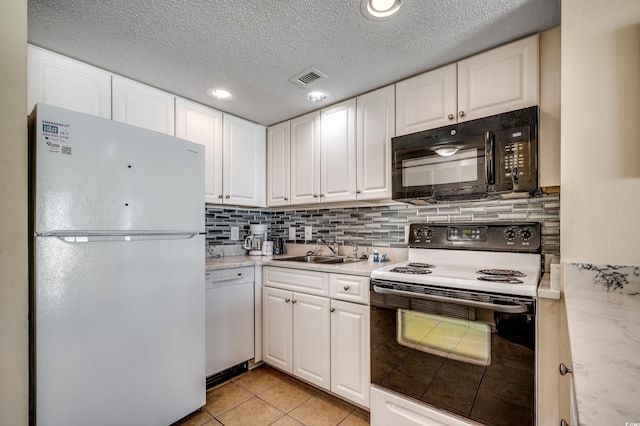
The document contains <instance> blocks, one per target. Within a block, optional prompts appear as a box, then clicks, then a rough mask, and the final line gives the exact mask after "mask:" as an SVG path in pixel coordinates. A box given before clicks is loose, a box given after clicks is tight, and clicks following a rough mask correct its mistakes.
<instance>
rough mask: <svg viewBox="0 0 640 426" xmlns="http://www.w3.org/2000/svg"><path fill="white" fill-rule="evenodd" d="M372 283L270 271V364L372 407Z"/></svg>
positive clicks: (266, 327)
mask: <svg viewBox="0 0 640 426" xmlns="http://www.w3.org/2000/svg"><path fill="white" fill-rule="evenodd" d="M368 281H369V279H368V277H362V276H353V275H343V274H329V273H324V272H315V271H307V270H300V269H288V268H280V267H271V266H267V267H264V268H263V285H264V287H263V307H262V313H263V357H264V361H265V362H266V363H267V364H269V365H272V366H274V367H277V368H279V369H281V370H283V371H285V372H288V373H290V374H293V375H295V376H296V377H299V378H301V379H303V380H305V381H307V382H309V383H312V384H314V385H316V386H318V387H321V388H323V389H326V390H328V391H331V392H332V393H335V394H336V395H340V396H342V397H343V398H345V399H348V400H350V401H352V402H354V403H356V404H359V405H362V406H364V407H368V406H369V382H370V372H369V368H370V362H369V306H368V304H366V301H367V300H368V295H369V288H368V285H367V283H368ZM329 295H331V298H329ZM338 298H340V299H346V300H348V301H346V300H338ZM353 301H357V302H359V303H352V302H353Z"/></svg>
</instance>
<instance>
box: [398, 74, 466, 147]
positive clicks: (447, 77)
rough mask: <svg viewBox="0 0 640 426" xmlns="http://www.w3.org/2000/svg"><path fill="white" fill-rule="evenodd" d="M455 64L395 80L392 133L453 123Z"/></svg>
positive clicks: (455, 98) (455, 84) (405, 132)
mask: <svg viewBox="0 0 640 426" xmlns="http://www.w3.org/2000/svg"><path fill="white" fill-rule="evenodd" d="M456 69H457V67H456V64H450V65H447V66H444V67H442V68H438V69H435V70H433V71H429V72H426V73H424V74H420V75H418V76H415V77H413V78H410V79H408V80H403V81H400V82H398V83H396V136H401V135H407V134H409V133H415V132H419V131H421V130H426V129H433V128H436V127H440V126H445V125H447V124H449V123H452V122H455V115H454V114H456V109H457V96H458V95H457V81H456V80H457V76H456Z"/></svg>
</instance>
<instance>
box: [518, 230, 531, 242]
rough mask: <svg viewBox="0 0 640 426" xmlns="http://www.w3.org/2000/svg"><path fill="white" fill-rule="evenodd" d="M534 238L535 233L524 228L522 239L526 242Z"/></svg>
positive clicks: (521, 231)
mask: <svg viewBox="0 0 640 426" xmlns="http://www.w3.org/2000/svg"><path fill="white" fill-rule="evenodd" d="M532 236H533V231H532V230H531V229H529V228H522V229H521V230H520V238H522V239H523V240H525V241H527V240H530V239H531V237H532Z"/></svg>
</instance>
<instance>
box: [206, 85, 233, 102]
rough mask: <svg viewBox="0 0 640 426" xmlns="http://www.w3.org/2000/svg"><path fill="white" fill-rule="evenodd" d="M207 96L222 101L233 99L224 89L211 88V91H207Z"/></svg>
mask: <svg viewBox="0 0 640 426" xmlns="http://www.w3.org/2000/svg"><path fill="white" fill-rule="evenodd" d="M207 95H209V96H211V97H212V98H216V99H222V100H224V101H228V100H229V99H233V94H231V92H230V91H228V90H226V89H216V88H213V87H212V88H211V89H207Z"/></svg>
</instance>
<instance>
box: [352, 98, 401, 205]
mask: <svg viewBox="0 0 640 426" xmlns="http://www.w3.org/2000/svg"><path fill="white" fill-rule="evenodd" d="M356 113H357V115H356V126H357V128H356V147H357V167H356V172H357V177H356V198H357V199H358V200H381V199H386V198H391V138H392V137H393V136H394V135H395V113H396V111H395V90H394V86H388V87H383V88H382V89H378V90H376V91H373V92H370V93H367V94H365V95H362V96H358V99H357V105H356Z"/></svg>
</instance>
